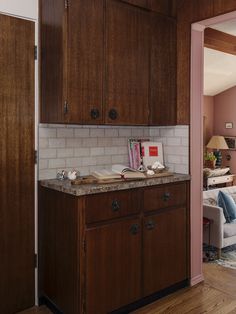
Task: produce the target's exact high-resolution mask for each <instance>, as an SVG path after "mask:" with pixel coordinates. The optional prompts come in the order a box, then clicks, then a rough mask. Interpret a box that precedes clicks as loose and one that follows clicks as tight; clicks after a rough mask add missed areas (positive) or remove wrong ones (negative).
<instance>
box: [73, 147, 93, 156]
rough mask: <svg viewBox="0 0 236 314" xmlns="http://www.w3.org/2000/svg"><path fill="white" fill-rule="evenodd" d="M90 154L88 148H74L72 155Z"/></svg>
mask: <svg viewBox="0 0 236 314" xmlns="http://www.w3.org/2000/svg"><path fill="white" fill-rule="evenodd" d="M89 155H90V148H85V147H81V148H75V149H74V157H84V156H89Z"/></svg>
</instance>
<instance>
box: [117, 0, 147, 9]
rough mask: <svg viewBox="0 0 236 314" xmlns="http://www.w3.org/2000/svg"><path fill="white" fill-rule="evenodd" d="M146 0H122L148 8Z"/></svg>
mask: <svg viewBox="0 0 236 314" xmlns="http://www.w3.org/2000/svg"><path fill="white" fill-rule="evenodd" d="M148 1H149V0H123V2H127V3H129V4H133V5H137V6H139V7H141V8H148V7H149V5H148Z"/></svg>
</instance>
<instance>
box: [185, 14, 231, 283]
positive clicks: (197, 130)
mask: <svg viewBox="0 0 236 314" xmlns="http://www.w3.org/2000/svg"><path fill="white" fill-rule="evenodd" d="M235 18H236V12H231V13H228V14H224V15H220V16H217V17H214V18H210V19H207V20H204V21H200V22H197V23H194V24H192V32H191V36H192V42H191V129H190V142H191V152H190V164H191V166H190V167H191V176H192V184H191V195H192V197H191V269H192V274H191V278H192V280H191V284H192V285H195V284H197V283H198V282H201V281H202V280H203V275H202V218H203V210H202V182H203V174H202V172H203V171H202V168H203V120H202V117H203V64H204V29H205V28H206V27H210V26H211V25H213V24H217V23H222V22H225V21H228V20H232V19H235ZM196 248H198V249H196Z"/></svg>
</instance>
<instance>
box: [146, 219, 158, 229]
mask: <svg viewBox="0 0 236 314" xmlns="http://www.w3.org/2000/svg"><path fill="white" fill-rule="evenodd" d="M155 226H156V224H155V222H154V221H152V220H149V221H148V222H147V223H146V228H147V229H148V230H153V229H154V228H155Z"/></svg>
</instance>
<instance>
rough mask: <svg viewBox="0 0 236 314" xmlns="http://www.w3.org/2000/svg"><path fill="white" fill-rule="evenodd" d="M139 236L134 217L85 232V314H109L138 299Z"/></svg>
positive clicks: (139, 279)
mask: <svg viewBox="0 0 236 314" xmlns="http://www.w3.org/2000/svg"><path fill="white" fill-rule="evenodd" d="M135 228H137V232H135V230H134V229H135ZM141 237H142V226H141V223H140V219H134V218H132V219H125V220H122V221H120V222H115V223H110V224H109V225H103V226H100V227H94V228H91V229H88V230H87V231H86V298H87V300H86V313H88V314H93V313H109V312H111V311H112V310H115V309H117V308H120V307H122V306H124V305H126V304H129V303H132V302H134V301H136V300H138V299H139V298H140V297H141ZM121 287H123V289H121Z"/></svg>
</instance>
